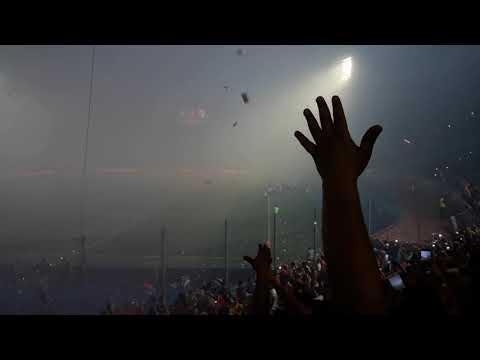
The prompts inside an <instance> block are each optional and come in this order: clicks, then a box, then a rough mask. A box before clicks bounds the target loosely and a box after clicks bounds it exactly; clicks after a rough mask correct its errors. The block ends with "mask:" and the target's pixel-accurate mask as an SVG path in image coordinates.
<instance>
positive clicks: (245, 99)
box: [242, 92, 250, 104]
mask: <svg viewBox="0 0 480 360" xmlns="http://www.w3.org/2000/svg"><path fill="white" fill-rule="evenodd" d="M242 100H243V102H244V103H245V104H248V102H249V101H250V100H249V98H248V94H247V93H246V92H244V93H242Z"/></svg>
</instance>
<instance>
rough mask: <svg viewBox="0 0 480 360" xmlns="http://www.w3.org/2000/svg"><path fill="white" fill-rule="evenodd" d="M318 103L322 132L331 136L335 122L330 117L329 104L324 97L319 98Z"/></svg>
mask: <svg viewBox="0 0 480 360" xmlns="http://www.w3.org/2000/svg"><path fill="white" fill-rule="evenodd" d="M316 102H317V106H318V115H319V117H320V124H321V125H322V130H323V132H324V133H325V134H326V135H330V134H331V133H332V132H333V122H332V117H331V116H330V110H328V106H327V103H326V102H325V99H324V98H323V97H322V96H319V97H317V99H316Z"/></svg>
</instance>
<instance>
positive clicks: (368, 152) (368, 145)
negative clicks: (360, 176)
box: [360, 125, 383, 172]
mask: <svg viewBox="0 0 480 360" xmlns="http://www.w3.org/2000/svg"><path fill="white" fill-rule="evenodd" d="M382 130H383V129H382V127H381V126H380V125H375V126H372V127H371V128H370V129H368V130H367V132H366V133H365V135H363V137H362V141H361V142H360V150H361V151H362V153H363V161H362V163H361V164H360V172H362V171H363V169H365V167H366V166H367V165H368V162H369V161H370V158H371V157H372V152H373V146H374V145H375V142H376V141H377V138H378V136H379V135H380V133H381V132H382Z"/></svg>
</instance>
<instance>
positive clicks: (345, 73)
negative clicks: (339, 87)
mask: <svg viewBox="0 0 480 360" xmlns="http://www.w3.org/2000/svg"><path fill="white" fill-rule="evenodd" d="M351 76H352V58H351V57H348V58H346V59H343V60H342V80H343V81H347V80H348V79H350V77H351Z"/></svg>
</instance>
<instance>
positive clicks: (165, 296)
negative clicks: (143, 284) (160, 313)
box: [162, 227, 167, 306]
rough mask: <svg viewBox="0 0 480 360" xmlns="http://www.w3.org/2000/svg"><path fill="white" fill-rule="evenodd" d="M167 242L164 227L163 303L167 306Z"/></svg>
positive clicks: (163, 228)
mask: <svg viewBox="0 0 480 360" xmlns="http://www.w3.org/2000/svg"><path fill="white" fill-rule="evenodd" d="M166 289H167V240H166V229H165V227H162V302H163V306H167V290H166Z"/></svg>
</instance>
